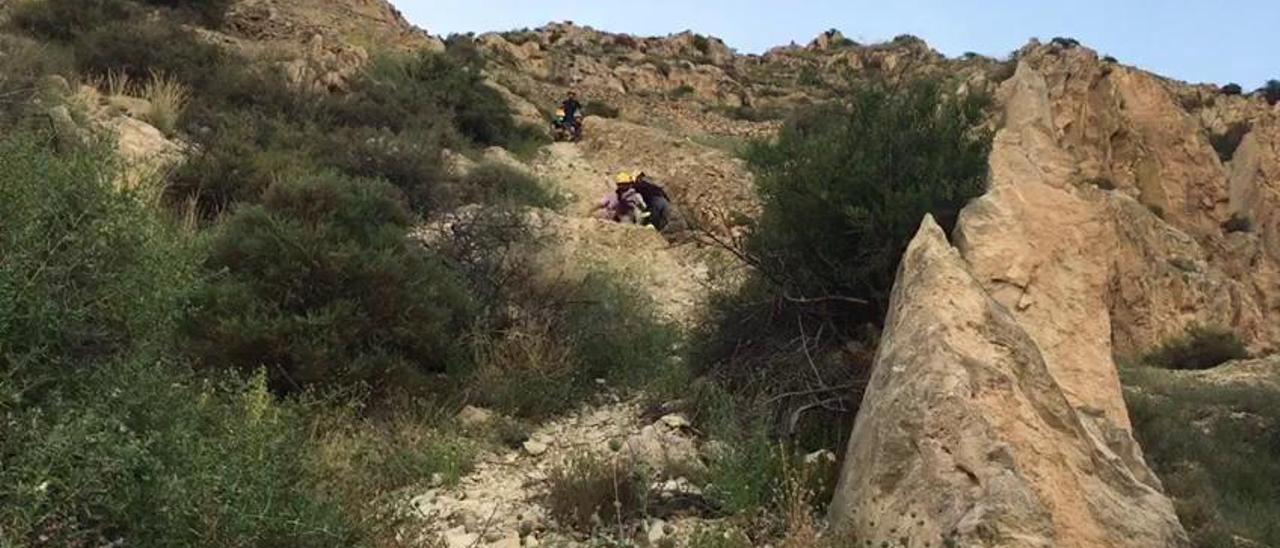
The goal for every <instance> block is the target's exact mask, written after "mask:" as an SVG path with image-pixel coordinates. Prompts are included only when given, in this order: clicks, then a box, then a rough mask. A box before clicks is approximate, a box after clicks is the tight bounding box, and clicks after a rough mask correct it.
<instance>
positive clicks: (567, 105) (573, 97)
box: [556, 91, 582, 141]
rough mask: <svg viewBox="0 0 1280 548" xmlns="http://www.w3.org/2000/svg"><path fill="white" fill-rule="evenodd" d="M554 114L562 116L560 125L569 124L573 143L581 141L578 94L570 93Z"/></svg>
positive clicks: (580, 112) (580, 113)
mask: <svg viewBox="0 0 1280 548" xmlns="http://www.w3.org/2000/svg"><path fill="white" fill-rule="evenodd" d="M556 114H557V115H559V116H562V122H561V123H565V124H569V127H570V128H571V132H572V134H573V140H574V141H577V140H580V139H582V103H579V102H578V92H576V91H570V92H569V97H568V98H567V99H565V100H564V101H563V102H561V103H560V109H559V110H558V111H557V112H556Z"/></svg>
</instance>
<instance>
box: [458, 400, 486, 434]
mask: <svg viewBox="0 0 1280 548" xmlns="http://www.w3.org/2000/svg"><path fill="white" fill-rule="evenodd" d="M455 418H456V419H457V421H458V424H459V425H461V426H462V427H463V428H473V429H474V428H483V427H485V426H488V425H489V424H491V423H492V422H493V419H494V418H495V415H494V412H493V411H490V410H488V409H483V408H480V407H475V406H473V405H468V406H466V407H463V408H462V411H459V412H458V415H457V416H456V417H455Z"/></svg>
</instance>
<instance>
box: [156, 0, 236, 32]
mask: <svg viewBox="0 0 1280 548" xmlns="http://www.w3.org/2000/svg"><path fill="white" fill-rule="evenodd" d="M142 1H143V2H146V3H148V4H153V5H157V6H165V7H169V8H175V9H179V10H186V11H190V12H191V13H193V14H195V15H197V16H198V17H199V18H200V19H201V20H202V21H203V22H205V23H207V24H211V25H214V26H217V25H220V24H221V23H222V21H223V20H224V19H225V18H226V16H227V10H229V9H231V4H232V2H234V0H142Z"/></svg>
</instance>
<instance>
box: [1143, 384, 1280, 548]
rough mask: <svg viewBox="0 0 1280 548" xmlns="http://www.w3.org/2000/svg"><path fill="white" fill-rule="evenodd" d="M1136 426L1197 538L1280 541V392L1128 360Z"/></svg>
mask: <svg viewBox="0 0 1280 548" xmlns="http://www.w3.org/2000/svg"><path fill="white" fill-rule="evenodd" d="M1121 375H1122V378H1123V380H1124V383H1125V386H1126V387H1127V389H1126V390H1125V400H1126V402H1127V403H1128V406H1129V416H1130V417H1131V418H1132V419H1133V433H1134V436H1135V437H1136V438H1137V440H1138V441H1139V442H1140V443H1141V444H1142V451H1143V453H1144V455H1145V457H1146V460H1147V462H1148V463H1150V464H1151V467H1152V468H1153V469H1154V470H1155V472H1156V473H1157V474H1158V475H1159V476H1160V479H1161V481H1162V483H1163V485H1164V488H1165V491H1166V492H1167V493H1168V494H1169V495H1170V497H1171V498H1173V501H1174V507H1175V509H1176V510H1177V512H1178V517H1179V519H1180V521H1181V522H1182V524H1183V526H1185V527H1186V529H1187V533H1188V534H1189V535H1190V536H1191V540H1192V543H1193V544H1194V545H1195V546H1204V547H1214V548H1217V547H1223V548H1226V547H1232V546H1238V545H1239V544H1240V542H1241V541H1240V540H1239V539H1242V538H1243V539H1248V540H1249V541H1251V542H1255V543H1258V544H1259V545H1265V546H1275V545H1277V544H1280V394H1277V393H1276V391H1275V390H1273V389H1269V388H1267V387H1266V385H1265V383H1260V384H1258V385H1257V386H1242V385H1239V384H1236V385H1234V386H1222V385H1218V384H1216V383H1209V382H1206V381H1203V380H1199V379H1194V378H1186V377H1182V376H1173V375H1171V374H1170V373H1169V372H1167V371H1160V370H1154V369H1148V368H1122V369H1121Z"/></svg>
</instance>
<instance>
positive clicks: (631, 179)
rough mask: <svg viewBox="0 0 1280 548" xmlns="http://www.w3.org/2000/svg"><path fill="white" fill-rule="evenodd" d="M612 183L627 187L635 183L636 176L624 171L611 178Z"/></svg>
mask: <svg viewBox="0 0 1280 548" xmlns="http://www.w3.org/2000/svg"><path fill="white" fill-rule="evenodd" d="M613 182H614V183H615V184H617V185H618V186H627V185H630V184H632V183H635V182H636V176H635V175H632V174H631V173H629V172H626V171H619V172H618V174H617V175H614V176H613Z"/></svg>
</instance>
